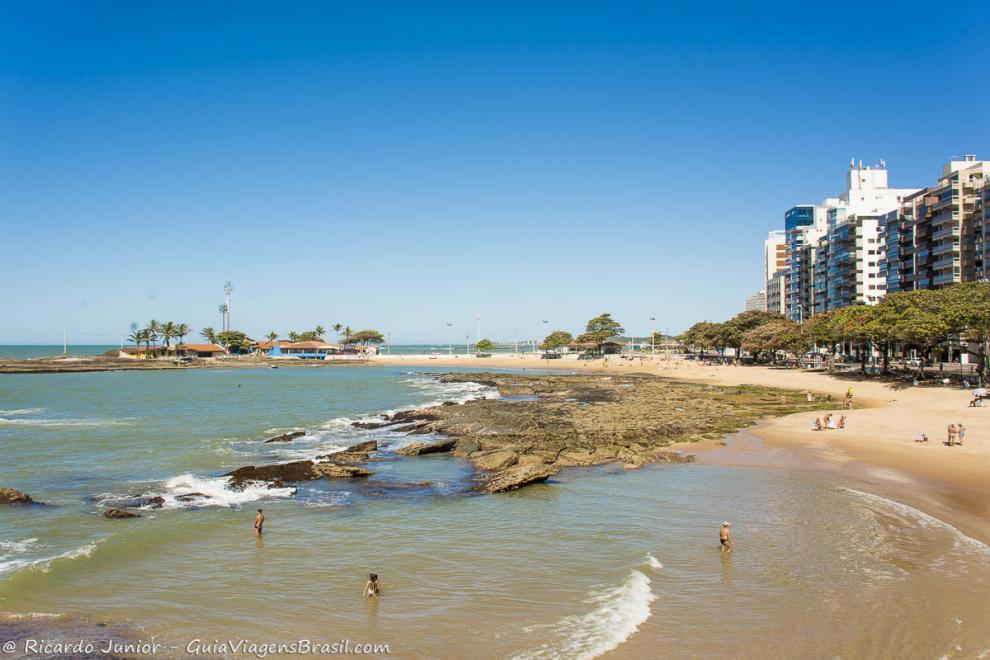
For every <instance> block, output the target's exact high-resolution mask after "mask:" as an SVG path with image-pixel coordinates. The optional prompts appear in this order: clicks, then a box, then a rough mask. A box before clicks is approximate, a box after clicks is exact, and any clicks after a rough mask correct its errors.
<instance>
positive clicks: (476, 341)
mask: <svg viewBox="0 0 990 660" xmlns="http://www.w3.org/2000/svg"><path fill="white" fill-rule="evenodd" d="M476 320H477V321H478V334H477V335H475V337H474V345H475V347H476V348H475V352H477V346H478V343H479V342H480V341H481V316H480V315H479V316H478V318H477V319H476Z"/></svg>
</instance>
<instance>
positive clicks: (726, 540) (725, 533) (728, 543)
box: [718, 522, 732, 552]
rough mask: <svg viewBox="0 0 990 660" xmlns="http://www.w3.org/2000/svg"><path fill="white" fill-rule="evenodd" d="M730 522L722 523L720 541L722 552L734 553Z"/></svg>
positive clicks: (719, 534)
mask: <svg viewBox="0 0 990 660" xmlns="http://www.w3.org/2000/svg"><path fill="white" fill-rule="evenodd" d="M731 525H732V523H730V522H724V523H722V529H720V530H719V532H718V540H719V543H720V544H721V545H722V548H721V550H720V552H732V534H730V533H729V527H730V526H731Z"/></svg>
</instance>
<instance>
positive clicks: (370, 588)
mask: <svg viewBox="0 0 990 660" xmlns="http://www.w3.org/2000/svg"><path fill="white" fill-rule="evenodd" d="M381 590H382V585H381V583H380V582H379V581H378V573H370V574H369V575H368V583H367V584H365V585H364V595H365V596H366V597H367V598H375V597H377V596H378V594H379V593H381Z"/></svg>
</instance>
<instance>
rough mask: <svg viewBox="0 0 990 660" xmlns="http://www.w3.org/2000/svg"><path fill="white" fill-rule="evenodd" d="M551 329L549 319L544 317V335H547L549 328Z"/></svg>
mask: <svg viewBox="0 0 990 660" xmlns="http://www.w3.org/2000/svg"><path fill="white" fill-rule="evenodd" d="M549 329H550V326H549V321H547V320H546V319H543V336H544V337H546V336H547V330H549Z"/></svg>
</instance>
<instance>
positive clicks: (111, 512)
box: [103, 509, 141, 520]
mask: <svg viewBox="0 0 990 660" xmlns="http://www.w3.org/2000/svg"><path fill="white" fill-rule="evenodd" d="M103 517H104V518H109V519H110V520H123V519H125V518H140V517H141V514H139V513H132V512H131V511H124V510H123V509H107V510H106V511H104V512H103Z"/></svg>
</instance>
